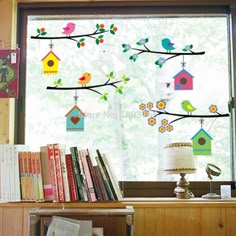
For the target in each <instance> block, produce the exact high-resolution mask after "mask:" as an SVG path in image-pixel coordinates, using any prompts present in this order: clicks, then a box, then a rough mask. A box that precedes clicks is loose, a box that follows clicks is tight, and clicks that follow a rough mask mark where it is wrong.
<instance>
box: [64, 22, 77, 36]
mask: <svg viewBox="0 0 236 236" xmlns="http://www.w3.org/2000/svg"><path fill="white" fill-rule="evenodd" d="M63 30H64V31H63V32H62V33H63V34H66V35H68V36H70V34H71V33H73V32H74V30H75V24H74V23H72V22H69V23H68V24H67V26H66V27H64V28H63Z"/></svg>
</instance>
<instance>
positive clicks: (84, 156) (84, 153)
mask: <svg viewBox="0 0 236 236" xmlns="http://www.w3.org/2000/svg"><path fill="white" fill-rule="evenodd" d="M78 153H79V158H80V160H81V166H82V168H83V173H84V176H85V181H86V186H87V192H88V199H89V201H90V202H96V201H97V197H96V193H95V188H94V184H93V180H92V176H91V171H90V169H89V165H88V162H87V156H89V151H88V149H84V150H81V149H80V150H78Z"/></svg>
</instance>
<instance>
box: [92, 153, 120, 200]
mask: <svg viewBox="0 0 236 236" xmlns="http://www.w3.org/2000/svg"><path fill="white" fill-rule="evenodd" d="M95 158H96V161H97V164H98V167H99V170H100V173H101V176H102V179H103V183H104V185H105V188H106V192H107V195H108V197H109V200H115V197H114V195H113V193H112V191H111V187H110V185H109V182H108V179H107V177H106V174H105V172H104V168H103V166H102V164H101V162H100V159H99V157H98V156H96V157H95Z"/></svg>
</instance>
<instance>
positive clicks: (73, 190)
mask: <svg viewBox="0 0 236 236" xmlns="http://www.w3.org/2000/svg"><path fill="white" fill-rule="evenodd" d="M65 159H66V167H67V175H68V183H69V190H70V198H71V201H76V200H78V199H79V198H78V192H77V186H76V180H75V174H74V167H73V161H72V155H71V154H66V156H65Z"/></svg>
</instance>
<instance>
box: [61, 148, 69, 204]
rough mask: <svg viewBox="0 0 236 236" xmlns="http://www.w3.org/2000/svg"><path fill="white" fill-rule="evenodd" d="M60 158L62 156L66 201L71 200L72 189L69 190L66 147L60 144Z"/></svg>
mask: <svg viewBox="0 0 236 236" xmlns="http://www.w3.org/2000/svg"><path fill="white" fill-rule="evenodd" d="M60 158H61V172H62V178H63V186H64V194H65V201H66V202H69V201H70V190H69V183H68V174H67V166H66V154H65V148H64V147H63V146H62V145H60Z"/></svg>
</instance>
